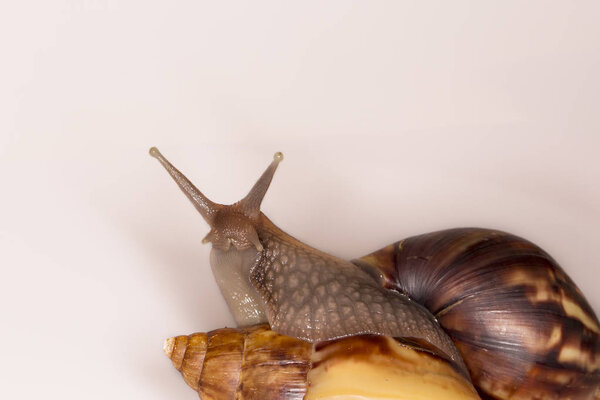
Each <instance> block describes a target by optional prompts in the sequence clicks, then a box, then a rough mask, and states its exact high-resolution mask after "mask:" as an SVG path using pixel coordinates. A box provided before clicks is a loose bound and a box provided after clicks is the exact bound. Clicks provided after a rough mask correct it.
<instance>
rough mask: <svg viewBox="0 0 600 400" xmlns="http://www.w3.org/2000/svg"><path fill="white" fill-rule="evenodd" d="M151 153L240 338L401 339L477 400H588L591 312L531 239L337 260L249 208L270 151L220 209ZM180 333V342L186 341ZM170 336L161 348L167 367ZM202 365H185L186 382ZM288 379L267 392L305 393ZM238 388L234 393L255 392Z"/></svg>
mask: <svg viewBox="0 0 600 400" xmlns="http://www.w3.org/2000/svg"><path fill="white" fill-rule="evenodd" d="M150 154H151V155H152V156H153V157H155V158H156V159H158V161H160V163H161V164H162V165H163V167H165V169H166V170H167V171H168V172H169V174H170V175H171V177H172V178H173V179H174V180H175V182H176V183H177V184H178V186H179V187H180V188H181V190H182V191H183V192H184V193H185V195H186V196H187V197H188V199H189V200H190V201H191V202H192V204H193V205H194V206H195V207H196V209H197V210H198V211H199V212H200V214H201V215H202V217H203V218H204V219H205V220H206V222H207V223H208V224H209V225H210V227H211V229H210V232H209V233H208V235H206V237H205V238H204V239H203V240H202V242H203V243H208V242H210V243H212V250H211V254H210V264H211V268H212V271H213V274H214V276H215V278H216V281H217V283H218V285H219V288H220V290H221V292H222V294H223V296H224V298H225V300H226V302H227V304H228V306H229V308H230V310H231V312H232V313H233V316H234V318H235V321H236V323H237V324H238V326H239V327H241V328H244V329H246V330H244V329H242V330H239V331H237V332H238V336H239V335H242V336H241V337H242V338H245V337H246V336H247V335H248V332H255V331H254V330H252V329H250V328H249V327H251V326H255V325H260V324H268V326H270V328H271V329H272V330H273V331H274V332H272V331H269V332H272V333H271V334H272V335H280V336H281V335H284V336H282V337H290V340H300V341H304V342H308V343H309V344H307V346H312V349H313V350H315V354H317V353H318V351H319V350H320V349H321V348H322V346H325V345H326V344H332V343H333V344H335V343H338V342H339V341H344V340H351V339H352V337H354V338H355V339H356V340H359V339H361V338H362V339H364V340H367V341H368V340H370V339H373V338H374V337H380V338H379V339H377V340H384V339H385V338H387V339H385V340H389V339H391V338H396V339H398V341H396V340H393V342H394V343H400V346H401V347H402V346H404V345H407V346H408V348H409V349H417V350H418V351H419V352H421V353H422V352H425V353H427V354H428V357H430V358H431V357H434V358H436V359H439V360H443V361H444V362H445V363H446V364H447V365H450V366H451V367H452V368H453V370H454V371H455V372H456V373H457V376H462V377H463V378H464V379H465V380H466V381H467V382H469V379H470V380H471V381H472V382H473V385H474V386H475V388H476V389H477V392H478V393H479V396H481V398H483V399H530V400H533V399H600V340H599V338H600V327H599V322H598V319H597V317H596V315H595V314H594V311H593V310H592V308H591V307H590V305H589V304H588V302H587V301H586V299H585V298H584V296H583V294H582V293H581V291H580V290H579V288H577V286H576V285H575V283H574V282H573V281H572V280H571V279H570V278H569V277H568V276H567V274H566V273H565V272H564V270H563V269H562V268H561V267H560V266H559V265H558V264H557V263H556V262H555V261H554V260H553V259H552V258H551V257H550V256H549V255H548V254H547V253H546V252H545V251H544V250H542V249H540V248H539V247H537V246H536V245H534V244H532V243H531V242H529V241H527V240H524V239H522V238H519V237H517V236H514V235H511V234H508V233H504V232H500V231H496V230H490V229H481V228H458V229H449V230H443V231H439V232H433V233H428V234H424V235H419V236H414V237H411V238H408V239H404V240H401V241H399V242H397V243H394V244H391V245H389V246H387V247H384V248H382V249H381V250H378V251H376V252H374V253H371V254H369V255H366V256H364V257H361V258H358V259H356V260H352V261H346V260H342V259H340V258H337V257H335V256H332V255H329V254H326V253H324V252H322V251H319V250H317V249H314V248H312V247H310V246H308V245H306V244H304V243H302V242H300V241H298V240H297V239H295V238H293V237H292V236H290V235H288V234H287V233H285V232H283V231H282V230H281V229H279V228H278V227H276V226H275V225H274V224H273V223H272V222H271V221H270V220H269V219H268V218H267V217H266V216H265V215H264V214H263V213H262V212H261V211H260V205H261V202H262V199H263V197H264V195H265V193H266V191H267V189H268V187H269V185H270V183H271V180H272V178H273V175H274V173H275V170H276V169H277V166H278V164H279V162H280V161H281V160H282V159H283V155H282V154H281V153H275V156H274V160H273V162H272V163H271V164H270V165H269V166H268V168H267V169H266V171H265V172H264V173H263V174H262V176H261V177H260V178H259V180H258V181H257V182H256V184H255V185H254V186H253V187H252V189H251V190H250V192H249V193H248V195H247V196H246V197H244V198H243V199H242V200H240V201H238V202H236V203H234V204H231V205H222V204H217V203H214V202H212V201H210V200H209V199H208V198H206V197H205V196H204V195H203V194H202V193H201V192H200V191H199V190H198V189H197V188H196V187H195V186H194V185H193V184H192V183H191V182H190V181H189V180H188V179H187V178H186V177H185V176H184V175H183V174H182V173H181V172H179V171H178V170H177V169H176V168H175V167H174V166H173V165H172V164H171V163H170V162H169V161H168V160H167V159H166V158H165V157H163V156H162V154H161V153H160V152H159V151H158V150H157V149H156V148H154V147H153V148H152V149H150ZM248 329H250V330H248ZM253 329H255V330H256V329H258V331H256V332H263V331H264V329H266V328H264V329H263V330H262V331H261V330H260V329H261V328H253ZM215 332H217V331H215ZM244 332H245V333H244ZM210 335H215V333H209V336H206V337H207V338H208V339H207V345H206V346H205V349H204V351H205V352H206V351H207V349H208V348H210V338H211V337H212V336H210ZM234 336H235V335H234ZM183 337H185V338H188V337H187V336H182V337H180V338H183ZM192 337H197V336H194V335H191V336H190V337H189V338H188V339H185V340H183V339H178V340H179V342H182V341H183V342H185V344H186V346H187V345H188V344H189V343H188V341H190V340H191V339H190V338H192ZM273 337H275V336H272V338H273ZM196 340H197V339H196ZM239 340H242V339H239ZM244 340H245V339H244ZM179 342H178V341H177V340H176V338H173V339H169V341H168V342H167V344H166V347H167V349H166V351H167V353H168V355H169V356H170V357H171V358H172V359H173V362H174V364H175V363H176V362H175V359H174V358H173V357H176V358H177V357H179V356H178V354H179V353H178V351H181V350H177V347H176V346H175V345H176V344H178V343H179ZM242 342H243V340H242ZM386 343H387V342H386ZM179 344H181V343H179ZM310 344H312V345H310ZM388 344H389V343H388ZM394 346H395V345H394ZM234 347H235V346H234ZM238 347H239V346H238ZM182 348H183V347H182ZM244 348H245V346H243V345H242V346H241V351H242V352H243V350H244ZM348 348H352V346H349V347H348ZM376 348H380V347H376ZM394 348H395V347H394ZM190 349H191V347H190ZM193 351H194V350H190V352H191V353H193ZM186 354H187V351H186ZM208 354H209V353H206V357H209V355H208ZM240 354H241V353H240ZM183 356H184V355H183V354H182V355H181V357H182V358H181V359H182V360H183ZM236 357H237V356H236ZM240 357H242V356H241V355H240ZM308 357H309V359H311V357H313V356H310V355H309V356H308ZM234 358H235V357H234ZM280 358H282V359H280V360H279V361H280V362H282V361H283V362H285V359H284V357H280ZM240 360H241V359H240ZM205 361H206V360H204V356H202V362H203V363H204V362H205ZM240 363H242V361H240ZM311 363H312V361H311ZM192 364H193V363H192ZM242 364H243V363H242ZM242 364H240V365H242ZM176 366H177V365H176ZM179 367H181V364H180V365H179ZM313 367H314V365H313ZM198 368H200V370H198ZM240 368H241V367H240ZM436 368H437V367H436ZM308 370H310V368H308V369H307V370H306V374H307V375H308V378H306V374H305V378H306V379H309V380H310V373H312V372H308ZM194 371H196V372H197V371H202V366H199V367H198V366H197V367H196V369H195V370H194ZM311 371H312V370H311ZM196 372H192V373H191V376H195V375H194V374H195V373H196ZM204 373H205V372H201V373H200V372H197V374H198V377H197V379H198V381H197V382H196V387H197V386H198V382H202V381H203V379H202V375H203V374H204ZM242 375H244V374H242ZM184 376H186V375H185V374H184ZM230 378H231V379H232V382H233V383H232V385H234V386H236V388H235V390H238V389H240V387H241V386H243V380H241V379H240V377H239V376H234V377H230ZM193 379H196V378H193ZM193 379H192V380H193ZM351 379H352V381H354V379H355V378H351ZM452 379H454V378H452ZM186 381H187V379H186ZM188 383H189V382H188ZM192 383H193V382H192ZM192 386H193V387H194V385H192ZM284 386H285V385H284ZM294 387H295V386H294V385H290V388H292V389H291V390H292V391H291V392H285V390H284V389H281V390H280V391H279V392H278V393H279V394H278V397H268V398H273V399H276V398H281V399H296V398H298V399H301V398H303V396H304V393H303V392H298V390H296V391H294V389H293V388H294ZM241 389H243V387H242V388H241ZM241 389H240V390H241ZM232 390H233V389H232ZM199 393H201V391H199ZM234 393H235V392H234ZM239 393H241V392H238V395H236V396H237V397H235V398H236V399H238V398H261V397H260V396H258V397H252V396H251V395H246V396H245V397H244V396H243V395H241V394H239ZM253 393H254V394H255V395H256V392H253ZM201 396H202V394H201ZM233 396H234V395H231V397H227V396H225V397H210V396H207V397H203V398H232V399H233V398H234V397H233ZM294 396H296V397H294ZM297 396H300V397H297ZM309 397H310V396H307V398H309ZM262 398H267V397H262ZM310 398H323V399H324V398H326V397H310ZM327 398H332V399H333V398H334V397H327ZM338 398H352V397H348V396H347V395H343V396H341V397H338ZM356 398H357V399H368V398H390V399H391V398H396V397H365V396H363V397H356ZM397 398H398V399H400V398H409V397H401V396H400V394H399V395H398V397H397ZM415 398H418V397H415ZM464 398H473V397H464ZM475 398H476V397H475Z"/></svg>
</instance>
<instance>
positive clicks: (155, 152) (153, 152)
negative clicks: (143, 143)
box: [148, 146, 160, 158]
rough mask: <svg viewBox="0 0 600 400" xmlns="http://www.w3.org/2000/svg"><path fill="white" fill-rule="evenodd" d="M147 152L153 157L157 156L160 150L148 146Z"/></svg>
mask: <svg viewBox="0 0 600 400" xmlns="http://www.w3.org/2000/svg"><path fill="white" fill-rule="evenodd" d="M148 153H150V155H151V156H152V157H154V158H158V157H159V156H160V151H158V149H157V148H156V147H154V146H152V147H150V150H149V151H148Z"/></svg>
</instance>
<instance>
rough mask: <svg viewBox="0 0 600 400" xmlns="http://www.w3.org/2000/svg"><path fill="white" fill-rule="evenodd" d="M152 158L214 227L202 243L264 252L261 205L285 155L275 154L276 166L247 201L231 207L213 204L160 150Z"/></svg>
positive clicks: (270, 166) (261, 179)
mask: <svg viewBox="0 0 600 400" xmlns="http://www.w3.org/2000/svg"><path fill="white" fill-rule="evenodd" d="M150 155H151V156H152V157H154V158H156V159H157V160H158V161H159V162H160V163H161V164H162V166H163V167H164V168H165V169H166V170H167V172H168V173H169V175H171V177H172V178H173V179H174V180H175V182H176V183H177V185H178V186H179V188H180V189H181V190H182V191H183V193H184V194H185V195H186V196H187V198H188V199H189V200H190V201H191V202H192V204H193V205H194V207H196V209H197V210H198V211H199V212H200V214H201V215H202V217H203V218H204V220H205V221H206V222H207V223H208V224H209V225H210V228H211V229H210V232H209V233H208V235H206V236H205V237H204V239H202V243H208V242H211V243H212V245H213V248H217V249H220V250H225V251H227V250H229V248H230V247H231V245H233V246H234V247H235V248H236V249H237V250H245V249H248V248H250V247H252V246H254V247H255V248H256V250H257V251H262V250H263V246H262V244H261V243H260V240H259V238H258V234H257V232H256V228H255V224H256V222H257V221H258V218H259V216H260V204H261V203H262V200H263V198H264V197H265V193H266V192H267V189H268V188H269V185H270V184H271V180H272V179H273V175H274V174H275V170H276V169H277V166H278V165H279V162H281V160H283V154H281V153H279V152H277V153H275V155H274V156H273V162H271V164H270V165H269V166H268V167H267V169H266V170H265V172H264V173H263V174H262V175H261V177H260V178H259V179H258V181H257V182H256V183H255V184H254V186H253V187H252V189H250V192H249V193H248V194H247V195H246V197H244V198H243V199H242V200H240V201H238V202H237V203H234V204H231V205H224V204H218V203H214V202H212V201H210V200H209V199H208V198H207V197H206V196H204V195H203V194H202V192H200V190H198V188H196V186H194V184H193V183H192V182H190V181H189V180H188V179H187V178H186V177H185V176H184V175H183V174H182V173H181V172H180V171H179V170H178V169H177V168H175V167H174V166H173V164H171V163H170V162H169V161H168V160H167V159H166V158H165V157H164V156H163V155H162V154H161V153H160V152H159V151H158V149H157V148H156V147H152V148H151V149H150Z"/></svg>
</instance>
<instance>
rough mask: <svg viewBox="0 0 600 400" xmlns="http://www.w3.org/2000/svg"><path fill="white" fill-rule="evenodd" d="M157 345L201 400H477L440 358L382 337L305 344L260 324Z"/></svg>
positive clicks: (470, 389)
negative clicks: (399, 396)
mask: <svg viewBox="0 0 600 400" xmlns="http://www.w3.org/2000/svg"><path fill="white" fill-rule="evenodd" d="M215 338H216V339H215ZM164 348H165V353H166V354H167V356H168V357H169V358H170V359H171V360H172V362H173V365H174V366H175V368H177V369H178V370H179V371H180V372H181V373H182V375H183V377H184V379H185V381H186V382H187V383H188V385H189V386H190V387H192V388H193V389H194V390H196V391H197V392H198V394H199V395H200V398H201V399H204V400H221V399H222V400H225V399H227V400H232V399H235V400H251V399H255V400H266V399H268V400H301V399H304V400H339V399H362V400H380V399H393V398H396V394H399V393H402V396H403V397H402V399H404V400H420V399H429V398H431V399H434V398H435V399H442V398H443V399H446V400H477V399H479V397H478V396H477V393H476V391H475V389H474V388H473V386H472V385H471V384H470V382H469V381H468V380H467V379H465V378H464V377H463V376H462V375H461V374H459V373H458V372H457V371H456V370H455V369H454V368H453V367H452V366H451V365H450V364H448V363H447V362H446V361H445V360H442V359H441V358H438V357H436V356H434V355H432V354H430V353H428V352H423V351H420V350H416V349H415V348H413V347H410V346H406V345H404V344H401V343H400V342H398V341H396V340H394V339H392V338H389V337H384V336H373V335H365V336H353V337H348V338H343V339H338V340H333V341H329V342H323V343H319V344H316V345H313V344H310V343H308V342H305V341H303V340H299V339H295V338H292V337H290V336H284V335H280V334H277V333H275V332H274V331H272V330H270V329H269V328H268V326H266V325H260V326H256V327H252V328H248V329H228V328H225V329H218V330H216V331H212V332H208V333H195V334H192V335H189V336H177V337H174V338H170V339H167V341H166V342H165V346H164Z"/></svg>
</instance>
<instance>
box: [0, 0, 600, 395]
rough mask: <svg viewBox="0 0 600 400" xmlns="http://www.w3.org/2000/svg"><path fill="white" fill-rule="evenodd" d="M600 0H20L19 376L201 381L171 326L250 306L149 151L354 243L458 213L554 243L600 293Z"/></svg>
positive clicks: (14, 170) (16, 39) (334, 239)
mask: <svg viewBox="0 0 600 400" xmlns="http://www.w3.org/2000/svg"><path fill="white" fill-rule="evenodd" d="M599 19H600V3H598V2H595V1H590V2H584V1H564V2H551V1H529V2H522V1H503V2H481V1H474V2H465V1H460V2H457V1H453V2H423V1H419V2H398V1H389V2H382V1H371V2H366V1H365V2H356V1H329V2H322V1H318V2H305V1H303V2H278V1H273V2H256V1H249V2H204V1H200V0H194V1H172V0H171V1H149V0H144V1H117V0H112V1H111V0H104V1H102V0H96V1H92V0H90V1H75V0H70V1H57V0H54V1H48V0H40V1H18V2H17V1H13V2H4V3H3V5H2V6H0V46H1V47H0V50H1V57H2V59H1V63H0V89H1V90H0V254H1V259H0V260H1V261H0V263H1V264H0V267H1V280H0V316H1V320H2V329H1V333H0V339H1V343H2V345H3V349H2V350H1V352H0V353H1V354H2V356H1V362H0V397H1V398H3V399H34V398H60V399H83V398H85V399H106V398H111V399H131V398H140V399H195V398H197V395H196V394H195V393H194V392H193V391H192V390H191V389H189V388H188V387H187V386H186V385H185V383H184V382H183V380H182V379H181V377H180V376H179V375H178V373H177V372H176V371H175V369H174V368H173V367H172V366H171V364H170V362H169V361H168V360H167V359H166V358H165V357H164V355H163V353H162V342H163V340H164V339H165V338H166V337H169V336H173V335H177V334H184V333H185V334H187V333H191V332H194V331H206V330H210V329H214V328H219V327H223V326H226V325H229V326H231V324H232V319H231V317H230V316H229V314H228V311H227V309H226V306H225V303H224V302H223V300H222V299H221V297H220V294H219V292H218V290H217V288H216V285H215V284H214V283H213V280H212V276H211V273H210V270H209V267H208V252H209V247H207V246H201V244H200V240H201V238H202V237H203V236H204V235H205V234H206V232H207V230H208V228H207V226H206V224H205V223H204V221H203V220H202V219H201V217H200V216H199V215H198V214H197V213H196V211H195V210H194V208H193V207H192V206H191V205H190V204H189V203H188V201H187V200H186V199H185V197H184V196H183V195H182V194H181V193H180V192H179V190H178V189H177V188H176V186H175V185H174V183H173V182H171V180H170V178H169V177H168V176H167V174H166V172H165V171H164V170H162V168H161V167H160V166H159V165H158V163H157V162H156V160H153V159H151V158H150V157H149V156H148V148H149V147H150V146H153V145H156V146H158V147H159V148H160V149H161V151H162V152H163V153H164V154H165V155H166V156H167V157H169V158H170V159H171V161H172V162H173V163H174V164H175V165H177V166H178V167H179V168H180V169H181V170H182V171H184V172H185V173H186V174H187V175H188V176H189V177H190V178H191V179H192V180H193V181H194V182H195V183H196V184H197V185H198V186H199V187H200V188H201V190H203V191H204V192H205V194H207V195H208V196H209V197H211V198H212V199H213V200H215V201H218V202H223V203H231V202H234V201H236V200H238V199H240V198H241V197H242V196H244V195H245V194H246V192H247V190H248V189H249V188H250V187H251V186H252V184H253V183H254V181H255V179H256V178H258V176H259V175H260V173H261V172H262V170H263V169H264V168H265V167H266V166H267V164H268V163H269V162H270V160H271V157H272V154H273V153H274V152H275V151H282V152H284V154H285V157H286V158H285V161H284V162H283V163H282V164H281V166H280V168H279V171H278V172H277V175H276V177H275V180H274V181H273V186H272V188H271V190H270V191H269V193H268V194H267V197H266V199H265V202H264V203H263V211H264V212H265V213H266V214H267V215H268V216H269V217H271V219H273V220H274V222H276V223H277V224H278V225H279V226H280V227H282V228H283V229H284V230H286V231H288V232H290V233H291V234H293V235H295V236H297V237H298V238H299V239H301V240H304V241H306V242H308V243H309V244H311V245H314V246H316V247H319V248H321V249H323V250H326V251H328V252H331V253H333V254H335V255H339V256H342V257H346V258H351V257H356V256H360V255H363V254H365V253H368V252H371V251H373V250H375V249H377V248H379V247H382V246H384V245H386V244H388V243H390V242H392V241H395V240H398V239H401V238H403V237H406V236H410V235H414V234H418V233H424V232H428V231H431V230H437V229H443V228H449V227H455V226H485V227H493V228H498V229H503V230H507V231H510V232H513V233H516V234H518V235H520V236H524V237H527V238H529V239H530V240H532V241H534V242H536V243H538V244H539V245H541V246H542V247H543V248H545V249H547V250H548V251H549V252H550V253H551V254H552V255H553V256H554V257H555V258H556V259H557V260H558V261H559V263H560V264H561V265H562V266H563V267H564V268H565V269H566V270H567V271H568V273H569V274H570V275H571V277H573V279H574V280H575V281H576V282H577V283H578V284H579V286H580V287H581V289H582V290H583V292H584V293H585V294H586V295H587V297H588V299H589V301H590V303H591V304H592V306H593V307H594V308H595V309H596V310H600V293H599V292H598V282H599V279H598V272H597V271H598V267H599V266H600V255H599V254H600V253H599V252H598V247H599V240H600V233H599V228H598V226H599V222H600V185H599V184H598V182H600V161H598V153H599V150H600V136H599V135H600V117H599V111H600V109H599V106H600V73H599V71H600V27H599V26H600V24H599V23H598V21H599Z"/></svg>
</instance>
